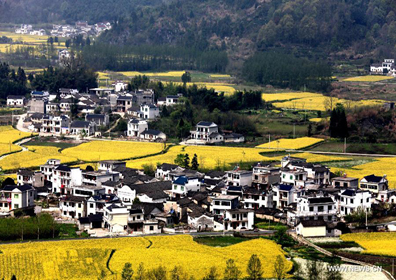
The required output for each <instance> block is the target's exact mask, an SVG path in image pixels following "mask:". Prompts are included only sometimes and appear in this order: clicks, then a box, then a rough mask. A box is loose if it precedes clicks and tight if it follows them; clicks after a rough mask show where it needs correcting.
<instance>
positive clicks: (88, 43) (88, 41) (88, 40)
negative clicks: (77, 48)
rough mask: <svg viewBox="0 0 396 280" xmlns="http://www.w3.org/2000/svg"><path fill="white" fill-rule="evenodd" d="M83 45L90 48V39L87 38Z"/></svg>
mask: <svg viewBox="0 0 396 280" xmlns="http://www.w3.org/2000/svg"><path fill="white" fill-rule="evenodd" d="M85 44H86V45H87V46H90V45H91V39H89V37H87V40H85Z"/></svg>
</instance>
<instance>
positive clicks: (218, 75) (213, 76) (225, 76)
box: [210, 74, 231, 78]
mask: <svg viewBox="0 0 396 280" xmlns="http://www.w3.org/2000/svg"><path fill="white" fill-rule="evenodd" d="M210 77H211V78H231V76H230V75H227V74H212V75H210Z"/></svg>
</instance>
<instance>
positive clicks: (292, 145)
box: [256, 137, 324, 150]
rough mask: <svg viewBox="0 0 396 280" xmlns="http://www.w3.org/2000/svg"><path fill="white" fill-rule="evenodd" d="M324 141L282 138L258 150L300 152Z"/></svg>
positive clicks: (307, 138)
mask: <svg viewBox="0 0 396 280" xmlns="http://www.w3.org/2000/svg"><path fill="white" fill-rule="evenodd" d="M322 141H324V140H323V139H318V138H313V137H300V138H295V139H283V138H282V139H278V140H275V141H271V142H269V143H264V144H261V145H259V146H256V148H261V149H272V150H286V149H292V150H299V149H303V148H306V147H309V146H312V145H314V144H317V143H319V142H322Z"/></svg>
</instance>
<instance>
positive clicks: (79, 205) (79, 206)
mask: <svg viewBox="0 0 396 280" xmlns="http://www.w3.org/2000/svg"><path fill="white" fill-rule="evenodd" d="M78 208H81V203H79V204H78ZM91 208H92V207H91Z"/></svg>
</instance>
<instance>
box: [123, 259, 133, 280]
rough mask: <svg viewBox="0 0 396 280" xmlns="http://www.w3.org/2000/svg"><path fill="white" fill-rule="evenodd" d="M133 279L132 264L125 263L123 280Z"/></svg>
mask: <svg viewBox="0 0 396 280" xmlns="http://www.w3.org/2000/svg"><path fill="white" fill-rule="evenodd" d="M132 277H133V269H132V264H131V263H129V262H127V263H125V265H124V268H123V269H122V272H121V279H122V280H132Z"/></svg>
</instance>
